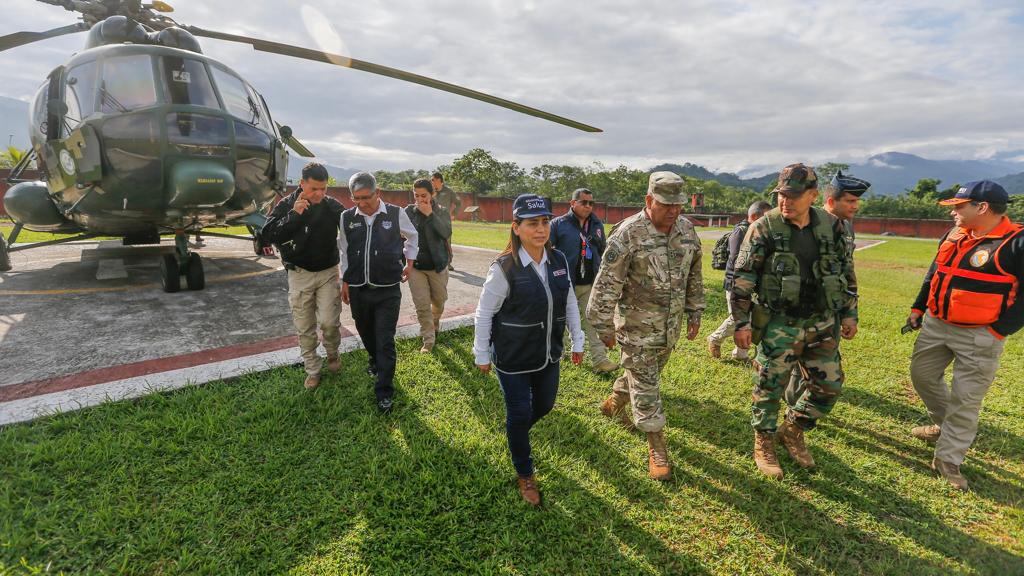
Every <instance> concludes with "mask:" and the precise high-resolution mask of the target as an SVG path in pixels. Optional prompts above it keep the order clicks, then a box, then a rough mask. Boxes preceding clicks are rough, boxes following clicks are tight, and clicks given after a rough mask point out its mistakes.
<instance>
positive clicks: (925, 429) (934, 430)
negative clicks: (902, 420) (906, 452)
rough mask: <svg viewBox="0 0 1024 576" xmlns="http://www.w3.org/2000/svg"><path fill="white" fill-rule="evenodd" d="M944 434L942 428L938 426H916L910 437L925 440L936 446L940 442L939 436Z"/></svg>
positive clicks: (911, 430) (912, 429)
mask: <svg viewBox="0 0 1024 576" xmlns="http://www.w3.org/2000/svg"><path fill="white" fill-rule="evenodd" d="M941 434H942V428H940V427H939V425H938V424H929V425H928V426H915V427H913V428H911V429H910V435H911V436H913V437H914V438H917V439H918V440H924V441H925V442H927V443H929V444H935V443H936V442H937V441H938V440H939V436H940V435H941Z"/></svg>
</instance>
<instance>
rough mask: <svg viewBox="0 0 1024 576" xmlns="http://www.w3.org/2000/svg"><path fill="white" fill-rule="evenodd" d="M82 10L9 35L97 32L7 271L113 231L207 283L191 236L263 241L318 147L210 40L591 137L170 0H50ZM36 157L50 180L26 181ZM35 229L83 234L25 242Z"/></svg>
mask: <svg viewBox="0 0 1024 576" xmlns="http://www.w3.org/2000/svg"><path fill="white" fill-rule="evenodd" d="M37 1H39V2H42V3H44V4H51V5H54V6H60V7H63V8H64V9H66V10H67V11H70V12H75V13H78V14H80V18H79V19H80V21H79V22H77V23H75V24H71V25H69V26H63V27H60V28H55V29H52V30H48V31H45V32H16V33H14V34H8V35H6V36H2V37H0V51H3V50H8V49H11V48H15V47H18V46H22V45H25V44H29V43H32V42H37V41H40V40H46V39H49V38H54V37H57V36H63V35H65V34H73V33H77V32H88V36H87V38H86V41H85V48H84V49H83V50H82V51H81V52H79V53H77V54H75V55H74V56H73V57H72V58H71V59H70V60H69V61H68V62H67V63H66V64H64V65H63V66H58V67H57V68H56V69H54V70H53V71H52V72H50V74H49V75H48V76H47V79H46V81H45V82H44V83H43V84H42V86H41V87H40V88H39V91H38V92H37V94H36V96H35V100H34V103H33V105H32V107H31V110H30V114H29V116H30V118H29V129H30V141H31V145H32V148H31V150H30V152H29V154H27V155H26V157H25V158H24V159H23V161H22V162H20V163H19V164H18V165H17V166H16V167H15V169H14V170H13V171H12V173H11V177H10V178H9V179H8V182H10V183H13V184H15V185H14V186H12V187H11V188H10V189H9V190H8V191H7V194H6V196H5V197H4V199H3V201H4V207H5V208H6V210H7V213H8V214H9V215H10V216H11V217H12V218H13V220H14V223H15V226H14V228H13V230H12V231H11V233H10V235H9V236H8V237H7V238H6V239H5V238H4V236H3V234H0V271H8V270H10V269H11V260H10V255H9V253H10V252H14V251H18V250H27V249H31V248H36V247H40V246H47V245H52V244H56V243H61V242H71V241H75V240H82V239H86V238H92V237H96V236H100V235H104V236H115V237H120V238H122V242H123V243H124V244H125V245H140V244H159V243H160V238H161V236H164V235H173V236H174V238H175V251H174V253H173V254H171V253H168V254H164V255H163V256H162V259H161V262H160V279H161V285H162V286H163V289H164V290H165V291H167V292H176V291H178V290H180V289H181V277H182V276H184V277H185V280H186V283H187V286H188V288H189V289H191V290H201V289H202V288H203V287H204V285H205V277H204V274H203V262H202V259H201V258H200V256H199V254H197V253H195V252H192V251H190V249H189V243H188V238H189V236H190V235H192V234H197V233H199V232H200V231H201V230H203V229H204V228H209V227H221V226H242V225H244V226H245V227H246V228H247V229H248V230H249V232H250V234H251V236H250V237H245V236H234V235H230V234H222V233H218V232H216V231H213V230H205V231H203V235H207V236H222V237H228V238H239V239H243V240H250V241H252V242H253V249H254V251H255V252H256V253H257V254H261V253H262V252H263V250H265V249H266V247H264V246H261V244H260V242H259V240H258V231H259V230H260V228H261V227H262V226H263V224H264V222H265V221H266V217H265V214H266V212H267V210H268V208H269V207H270V205H271V204H273V203H274V201H275V199H277V198H278V197H280V196H281V195H283V194H284V192H285V189H286V185H287V177H286V174H287V163H288V152H287V149H286V147H287V148H290V149H292V150H293V151H295V152H296V153H297V154H298V155H300V156H303V157H312V156H314V155H313V153H312V152H311V151H310V150H309V149H308V148H306V147H305V146H303V145H302V143H301V142H299V141H298V140H297V139H296V138H295V137H294V135H293V134H292V130H291V129H290V128H289V127H288V126H282V125H279V124H277V123H276V122H274V121H273V119H272V117H271V114H270V110H269V108H268V107H267V103H266V101H265V100H264V98H263V97H262V96H261V95H260V93H259V92H257V91H256V89H255V88H253V86H252V85H251V84H249V83H248V82H246V81H245V80H243V79H242V77H241V76H239V75H238V74H237V73H235V72H234V71H232V70H231V68H229V67H227V66H225V65H224V64H223V63H221V62H219V61H217V60H215V59H213V58H211V57H209V56H205V55H204V54H203V51H202V49H201V47H200V44H199V41H198V40H197V37H204V38H212V39H217V40H226V41H230V42H239V43H243V44H249V45H251V46H252V47H253V48H254V49H255V50H257V51H260V52H267V53H273V54H281V55H285V56H291V57H294V58H301V59H305V60H312V61H315V62H322V63H325V64H331V65H334V66H341V67H344V68H352V69H355V70H362V71H364V72H370V73H373V74H379V75H383V76H388V77H391V78H395V79H397V80H404V81H406V82H413V83H416V84H420V85H423V86H427V87H429V88H435V89H438V90H443V91H446V92H451V93H454V94H458V95H461V96H466V97H468V98H473V99H476V100H481V101H484V102H488V103H490V104H494V105H497V106H502V107H504V108H508V109H511V110H514V111H516V112H520V113H523V114H527V115H530V116H535V117H537V118H542V119H545V120H549V121H552V122H556V123H559V124H563V125H565V126H569V127H572V128H575V129H579V130H583V131H587V132H600V131H601V130H600V129H598V128H595V127H593V126H588V125H586V124H582V123H580V122H576V121H574V120H570V119H568V118H564V117H561V116H557V115H554V114H550V113H548V112H544V111H541V110H537V109H535V108H531V107H529V106H524V105H522V104H518V103H516V102H512V101H509V100H505V99H502V98H498V97H496V96H491V95H489V94H484V93H482V92H478V91H476V90H471V89H469V88H464V87H462V86H457V85H455V84H450V83H448V82H443V81H440V80H435V79H433V78H428V77H426V76H421V75H418V74H413V73H410V72H405V71H402V70H398V69H395V68H390V67H387V66H381V65H379V64H373V63H370V62H366V61H362V60H356V59H353V58H349V57H347V56H342V55H338V54H331V53H327V52H321V51H318V50H311V49H309V48H302V47H298V46H291V45H287V44H281V43H278V42H271V41H267V40H260V39H256V38H249V37H246V36H237V35H233V34H225V33H222V32H216V31H213V30H206V29H203V28H198V27H196V26H188V25H179V24H178V23H177V22H175V21H174V20H173V19H171V18H170V17H169V16H167V14H168V13H171V12H173V8H172V7H171V6H169V5H168V4H166V3H165V2H162V1H160V0H153V1H152V2H149V3H143V2H142V0H37ZM33 161H36V163H37V165H38V167H39V169H40V171H41V173H42V175H43V178H44V179H45V180H44V181H28V180H24V179H21V178H20V176H21V174H22V173H23V172H24V170H25V169H26V168H27V167H28V166H29V165H30V164H31V163H32V162H33ZM22 229H28V230H34V231H39V232H54V233H65V234H67V233H70V234H77V235H75V236H72V237H70V238H67V239H60V240H51V241H46V242H37V243H33V244H27V245H18V246H13V244H14V243H15V241H16V240H17V238H18V235H19V233H20V232H21V230H22Z"/></svg>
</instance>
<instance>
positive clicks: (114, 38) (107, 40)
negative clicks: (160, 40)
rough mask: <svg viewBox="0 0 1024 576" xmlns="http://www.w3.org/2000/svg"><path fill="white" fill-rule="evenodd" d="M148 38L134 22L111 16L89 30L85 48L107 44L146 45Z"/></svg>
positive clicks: (142, 29)
mask: <svg viewBox="0 0 1024 576" xmlns="http://www.w3.org/2000/svg"><path fill="white" fill-rule="evenodd" d="M148 41H149V36H148V35H147V34H146V29H145V28H143V27H142V24H139V23H138V22H136V21H135V20H131V19H129V18H127V17H125V16H111V17H110V18H107V19H106V20H104V21H102V22H100V23H99V24H97V25H95V26H93V27H92V28H91V29H90V30H89V36H88V38H86V40H85V47H86V49H88V48H95V47H97V46H105V45H107V44H123V43H125V42H130V43H132V44H146V43H147V42H148Z"/></svg>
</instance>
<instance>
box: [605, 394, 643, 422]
mask: <svg viewBox="0 0 1024 576" xmlns="http://www.w3.org/2000/svg"><path fill="white" fill-rule="evenodd" d="M629 411H630V402H629V393H627V392H612V395H611V396H609V397H607V398H605V399H604V402H602V403H601V413H602V414H604V415H605V416H607V417H609V418H611V419H612V420H615V419H616V418H618V420H619V423H620V424H622V426H623V427H624V428H625V429H626V430H629V431H633V430H636V425H635V424H633V419H632V418H630V416H629Z"/></svg>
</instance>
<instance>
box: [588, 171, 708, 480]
mask: <svg viewBox="0 0 1024 576" xmlns="http://www.w3.org/2000/svg"><path fill="white" fill-rule="evenodd" d="M685 202H686V198H685V195H684V194H683V180H682V178H680V177H679V176H677V175H676V174H673V173H672V172H655V173H653V174H651V176H650V179H649V182H648V186H647V197H646V199H645V204H646V207H645V209H644V210H643V211H641V212H640V213H639V214H636V215H634V216H631V217H630V218H627V219H626V220H623V221H622V222H620V223H619V224H618V225H617V226H616V227H615V229H614V230H613V231H612V234H611V236H609V237H608V247H607V248H606V249H605V252H604V258H603V261H602V264H601V269H600V271H599V272H598V274H597V278H596V279H595V280H594V288H593V292H592V293H591V296H590V305H589V306H588V307H587V319H588V320H590V323H591V325H592V326H593V327H594V330H595V331H596V332H597V333H598V335H599V336H600V338H601V340H602V341H603V342H604V343H605V345H606V346H607V347H608V348H609V349H611V348H613V347H614V346H615V343H616V342H618V343H619V344H620V345H621V346H622V366H623V368H624V369H625V370H624V372H623V375H622V376H621V377H619V378H618V379H617V380H616V381H615V384H614V386H613V388H612V394H611V396H609V397H608V398H607V399H606V400H605V401H604V403H603V404H602V405H601V412H603V413H604V414H605V415H606V416H608V417H610V418H620V419H621V420H622V422H623V424H625V425H626V426H627V427H630V428H632V427H634V426H635V428H637V429H639V430H641V431H642V432H645V433H646V434H647V443H648V452H649V453H648V466H649V474H650V477H651V478H654V479H657V480H668V479H670V478H671V475H672V468H671V465H670V464H669V461H668V451H667V449H666V447H665V434H664V427H665V412H664V411H663V410H662V406H661V394H660V389H659V383H658V380H659V378H660V375H661V371H662V370H663V369H664V368H665V364H666V363H668V358H669V354H671V352H672V349H673V348H674V347H675V345H676V342H677V341H678V340H679V336H680V333H681V332H682V330H683V317H684V316H685V317H686V319H687V328H686V338H687V339H688V340H693V339H694V338H696V337H697V332H698V331H699V330H700V316H701V311H702V310H704V284H703V279H702V276H701V246H700V239H698V238H697V233H696V231H695V230H694V228H693V224H692V223H691V222H690V221H689V220H687V219H686V218H685V217H683V216H681V211H682V208H683V204H684V203H685ZM629 406H632V418H631V417H630V414H629V412H628V411H627V407H629Z"/></svg>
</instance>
